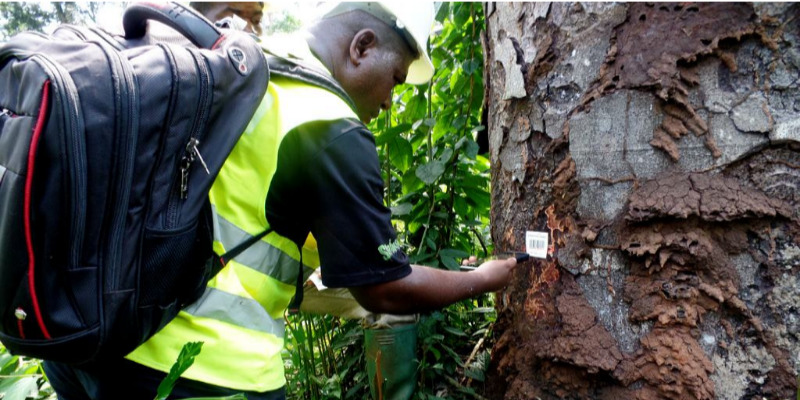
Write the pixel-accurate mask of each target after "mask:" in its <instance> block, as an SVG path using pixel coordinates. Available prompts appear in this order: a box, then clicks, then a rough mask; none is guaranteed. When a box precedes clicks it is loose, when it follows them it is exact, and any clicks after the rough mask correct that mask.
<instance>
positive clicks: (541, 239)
mask: <svg viewBox="0 0 800 400" xmlns="http://www.w3.org/2000/svg"><path fill="white" fill-rule="evenodd" d="M547 240H548V236H547V232H533V231H527V232H525V251H527V252H528V254H530V255H531V257H536V258H547Z"/></svg>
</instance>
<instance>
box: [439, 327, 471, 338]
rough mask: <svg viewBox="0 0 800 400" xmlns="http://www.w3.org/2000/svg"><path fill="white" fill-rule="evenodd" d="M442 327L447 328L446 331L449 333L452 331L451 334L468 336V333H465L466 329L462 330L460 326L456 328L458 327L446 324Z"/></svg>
mask: <svg viewBox="0 0 800 400" xmlns="http://www.w3.org/2000/svg"><path fill="white" fill-rule="evenodd" d="M442 329H444V330H445V331H447V332H448V333H450V334H453V335H456V336H462V337H466V336H467V334H466V333H464V331H463V330H461V329H458V328H456V327H454V326H447V325H445V326H443V327H442Z"/></svg>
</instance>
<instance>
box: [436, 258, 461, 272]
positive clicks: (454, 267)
mask: <svg viewBox="0 0 800 400" xmlns="http://www.w3.org/2000/svg"><path fill="white" fill-rule="evenodd" d="M439 259H440V260H442V264H444V266H445V267H447V269H449V270H450V271H458V270H459V269H460V268H461V264H459V263H458V261H456V259H455V258H453V257H448V256H443V255H441V254H440V255H439Z"/></svg>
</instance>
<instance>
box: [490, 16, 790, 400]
mask: <svg viewBox="0 0 800 400" xmlns="http://www.w3.org/2000/svg"><path fill="white" fill-rule="evenodd" d="M485 7H486V15H487V32H486V38H485V39H486V40H485V48H486V53H485V54H486V74H487V76H486V79H485V81H486V82H488V85H487V105H488V110H489V112H488V129H489V142H490V152H491V161H492V188H493V193H492V201H493V206H492V217H493V227H492V234H493V237H494V239H495V243H496V247H497V249H498V250H501V251H506V250H508V251H511V250H516V251H520V250H524V248H525V243H524V238H525V232H526V231H546V232H549V234H550V240H551V243H553V242H554V248H553V249H552V251H551V255H550V256H549V257H548V258H547V259H546V260H536V261H534V262H531V263H528V264H524V265H522V266H520V267H519V268H518V269H517V271H516V272H515V279H514V283H513V284H512V285H511V286H510V287H509V288H507V290H506V291H504V292H503V293H502V296H501V297H500V300H499V301H498V307H499V309H500V314H499V319H498V323H497V328H496V335H495V338H496V344H495V346H494V350H493V355H492V364H491V367H490V377H489V382H490V387H489V388H488V389H489V390H488V392H489V393H491V396H492V397H493V398H496V399H536V398H540V399H545V400H546V399H555V398H569V399H726V400H729V399H730V400H732V399H748V400H749V399H754V398H758V399H762V398H767V399H793V398H794V396H795V395H796V390H797V376H798V371H800V315H798V314H800V313H798V311H799V308H800V85H799V84H798V80H799V79H800V78H799V77H800V4H798V3H780V4H771V3H757V4H750V3H698V4H691V3H628V4H624V3H623V4H611V3H584V4H578V3H552V4H550V3H497V4H491V3H489V4H486V5H485Z"/></svg>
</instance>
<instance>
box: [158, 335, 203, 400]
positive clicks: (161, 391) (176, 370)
mask: <svg viewBox="0 0 800 400" xmlns="http://www.w3.org/2000/svg"><path fill="white" fill-rule="evenodd" d="M202 348H203V342H189V343H186V344H185V345H183V348H182V349H181V352H180V354H178V359H177V360H176V361H175V364H173V365H172V368H170V370H169V374H167V376H166V377H164V380H163V381H161V384H159V385H158V390H157V391H156V393H157V394H156V400H166V398H167V397H168V396H169V394H170V393H172V389H173V388H174V387H175V382H177V381H178V378H180V377H181V375H182V374H183V373H184V372H186V370H187V369H189V367H191V366H192V364H194V358H195V357H197V355H198V354H200V350H201V349H202Z"/></svg>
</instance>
